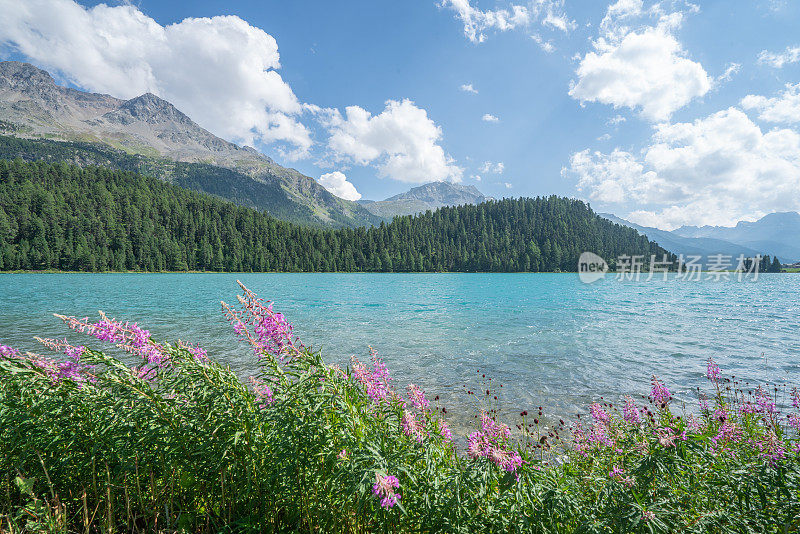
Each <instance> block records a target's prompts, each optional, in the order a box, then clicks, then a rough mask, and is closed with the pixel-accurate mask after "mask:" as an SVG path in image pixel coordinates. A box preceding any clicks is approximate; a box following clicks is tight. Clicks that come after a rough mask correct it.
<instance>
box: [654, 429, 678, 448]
mask: <svg viewBox="0 0 800 534" xmlns="http://www.w3.org/2000/svg"><path fill="white" fill-rule="evenodd" d="M656 436H657V437H658V442H659V443H660V444H661V446H662V447H674V446H675V440H676V439H678V438H679V437H680V434H677V433H676V432H675V431H674V430H673V429H671V428H659V429H658V430H657V431H656Z"/></svg>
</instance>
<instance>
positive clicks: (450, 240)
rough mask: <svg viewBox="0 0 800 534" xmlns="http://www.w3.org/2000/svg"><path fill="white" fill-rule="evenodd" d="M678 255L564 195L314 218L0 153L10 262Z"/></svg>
mask: <svg viewBox="0 0 800 534" xmlns="http://www.w3.org/2000/svg"><path fill="white" fill-rule="evenodd" d="M587 250H588V251H592V252H595V253H597V254H599V255H600V256H602V257H604V258H606V260H607V261H609V263H612V265H613V259H614V258H616V257H618V256H620V255H634V254H640V255H644V256H645V257H646V258H649V257H650V256H651V255H652V254H655V255H657V256H658V257H659V258H661V257H662V256H663V255H664V254H667V255H668V257H669V258H670V260H671V261H674V259H675V257H674V256H673V255H671V254H669V253H668V252H667V251H665V250H664V249H662V248H661V247H659V246H658V245H657V244H655V243H654V242H649V241H648V240H647V238H646V237H644V236H641V235H639V234H638V233H637V232H636V231H635V230H633V229H631V228H627V227H624V226H621V225H618V224H614V223H612V222H610V221H608V220H606V219H603V218H601V217H598V216H597V215H596V214H595V213H594V212H593V211H592V210H591V208H590V207H589V206H588V205H587V204H585V203H583V202H581V201H579V200H574V199H568V198H560V197H556V196H550V197H537V198H519V199H503V200H499V201H491V202H487V203H484V204H480V205H478V206H471V205H467V206H459V207H448V208H442V209H439V210H436V211H433V212H426V213H424V214H420V215H416V216H403V217H396V218H395V219H394V220H393V221H392V222H391V223H382V224H380V226H373V227H359V228H346V229H336V230H333V229H323V228H318V227H311V226H303V225H298V224H294V223H290V222H286V221H282V220H279V219H276V218H274V217H271V216H269V215H267V214H264V213H261V212H258V211H256V210H254V209H251V208H247V207H242V206H238V205H236V204H233V203H232V202H228V201H225V200H222V199H219V198H217V197H213V196H209V195H206V194H202V193H198V192H195V191H190V190H186V189H182V188H180V187H177V186H175V185H172V184H169V183H166V182H163V181H160V180H158V179H155V178H151V177H146V176H142V175H139V174H136V173H132V172H126V171H119V170H110V169H107V168H103V167H96V166H88V167H78V166H75V165H69V164H67V163H63V162H61V163H47V162H42V161H39V162H24V161H22V160H20V159H17V160H14V161H9V160H0V270H6V271H7V270H45V269H57V270H74V271H92V272H94V271H109V270H112V271H167V270H170V271H185V270H197V271H258V272H263V271H288V272H331V271H349V272H395V271H397V272H432V271H456V272H478V271H480V272H491V271H497V272H515V271H525V272H531V271H532V272H536V271H575V270H576V268H577V262H578V257H579V255H580V254H581V252H583V251H587Z"/></svg>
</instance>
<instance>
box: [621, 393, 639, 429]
mask: <svg viewBox="0 0 800 534" xmlns="http://www.w3.org/2000/svg"><path fill="white" fill-rule="evenodd" d="M622 416H623V418H624V419H625V420H626V421H627V422H629V423H631V424H637V423H639V421H640V420H641V418H640V416H639V409H638V408H637V407H636V403H635V402H634V401H633V397H631V396H630V395H625V406H623V407H622Z"/></svg>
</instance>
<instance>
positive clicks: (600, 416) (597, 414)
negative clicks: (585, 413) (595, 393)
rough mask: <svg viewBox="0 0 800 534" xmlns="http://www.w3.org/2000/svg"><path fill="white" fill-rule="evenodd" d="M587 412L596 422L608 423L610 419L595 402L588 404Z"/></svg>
mask: <svg viewBox="0 0 800 534" xmlns="http://www.w3.org/2000/svg"><path fill="white" fill-rule="evenodd" d="M589 412H590V413H591V414H592V417H593V418H594V420H595V421H597V422H598V423H608V422H609V421H610V419H611V418H610V417H609V415H608V413H606V411H605V410H604V409H603V408H602V407H601V406H600V405H599V404H598V403H596V402H594V403H592V404H591V405H590V406H589Z"/></svg>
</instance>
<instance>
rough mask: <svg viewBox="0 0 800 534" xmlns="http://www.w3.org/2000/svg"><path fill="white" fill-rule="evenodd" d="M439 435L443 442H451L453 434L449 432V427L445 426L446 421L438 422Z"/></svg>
mask: <svg viewBox="0 0 800 534" xmlns="http://www.w3.org/2000/svg"><path fill="white" fill-rule="evenodd" d="M439 435H441V436H442V437H443V438H444V440H445V441H453V433H452V432H451V431H450V425H448V424H447V421H439Z"/></svg>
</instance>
